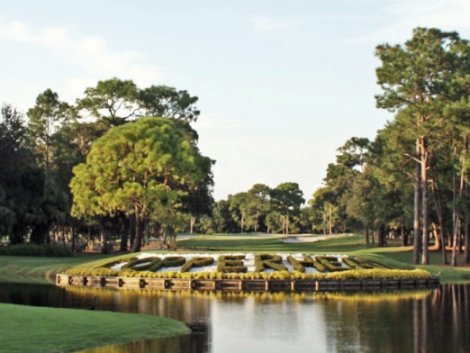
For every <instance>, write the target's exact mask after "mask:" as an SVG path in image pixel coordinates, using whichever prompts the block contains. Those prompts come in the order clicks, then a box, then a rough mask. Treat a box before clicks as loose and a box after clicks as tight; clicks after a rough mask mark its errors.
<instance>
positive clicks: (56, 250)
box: [0, 244, 72, 257]
mask: <svg viewBox="0 0 470 353" xmlns="http://www.w3.org/2000/svg"><path fill="white" fill-rule="evenodd" d="M0 255H4V256H35V257H69V256H72V252H71V251H70V250H69V249H67V248H64V247H62V246H54V245H46V244H41V245H38V244H15V245H9V246H0Z"/></svg>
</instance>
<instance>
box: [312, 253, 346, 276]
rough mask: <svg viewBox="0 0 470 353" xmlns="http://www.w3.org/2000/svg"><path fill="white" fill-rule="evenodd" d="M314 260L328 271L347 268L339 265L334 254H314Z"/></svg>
mask: <svg viewBox="0 0 470 353" xmlns="http://www.w3.org/2000/svg"><path fill="white" fill-rule="evenodd" d="M315 260H316V261H317V262H319V263H320V264H322V265H323V266H324V267H325V268H326V270H327V271H328V272H337V271H347V270H348V269H347V268H344V267H341V263H340V262H339V261H338V258H337V257H335V256H315ZM321 268H323V267H321ZM321 272H323V271H321Z"/></svg>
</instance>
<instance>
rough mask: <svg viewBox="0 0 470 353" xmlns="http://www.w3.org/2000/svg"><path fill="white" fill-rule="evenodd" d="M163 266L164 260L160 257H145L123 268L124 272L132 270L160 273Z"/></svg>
mask: <svg viewBox="0 0 470 353" xmlns="http://www.w3.org/2000/svg"><path fill="white" fill-rule="evenodd" d="M162 266H163V263H162V259H161V258H159V257H145V258H142V259H136V260H132V261H129V262H128V263H127V264H125V265H123V266H122V267H121V268H122V269H123V270H126V269H131V270H134V271H158V270H159V269H160V268H161V267H162Z"/></svg>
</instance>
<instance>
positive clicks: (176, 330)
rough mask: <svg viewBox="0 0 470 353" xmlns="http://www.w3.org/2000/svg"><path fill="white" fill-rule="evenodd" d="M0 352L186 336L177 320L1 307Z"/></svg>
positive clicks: (21, 352)
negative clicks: (0, 342)
mask: <svg viewBox="0 0 470 353" xmlns="http://www.w3.org/2000/svg"><path fill="white" fill-rule="evenodd" d="M0 317H1V318H2V325H1V329H0V331H1V335H2V337H3V338H5V339H2V344H1V345H0V352H5V353H6V352H8V353H15V352H18V353H30V352H31V353H32V352H35V353H41V352H45V353H50V352H72V351H77V350H81V349H85V348H91V347H98V346H107V345H111V344H117V343H125V342H133V341H140V340H145V339H153V338H161V337H167V336H177V335H183V334H188V333H189V332H190V330H189V329H188V327H187V326H186V325H185V324H184V323H182V322H179V321H176V320H172V319H167V318H161V317H156V316H152V315H142V314H122V313H112V312H104V311H90V310H77V309H55V308H39V307H30V306H22V305H10V304H0Z"/></svg>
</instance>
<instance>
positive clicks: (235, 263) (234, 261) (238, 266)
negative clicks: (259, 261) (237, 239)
mask: <svg viewBox="0 0 470 353" xmlns="http://www.w3.org/2000/svg"><path fill="white" fill-rule="evenodd" d="M243 259H245V255H220V256H219V258H218V260H217V272H222V273H232V272H235V273H239V272H247V271H248V268H247V267H246V266H245V265H244V264H243V261H242V260H243Z"/></svg>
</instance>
